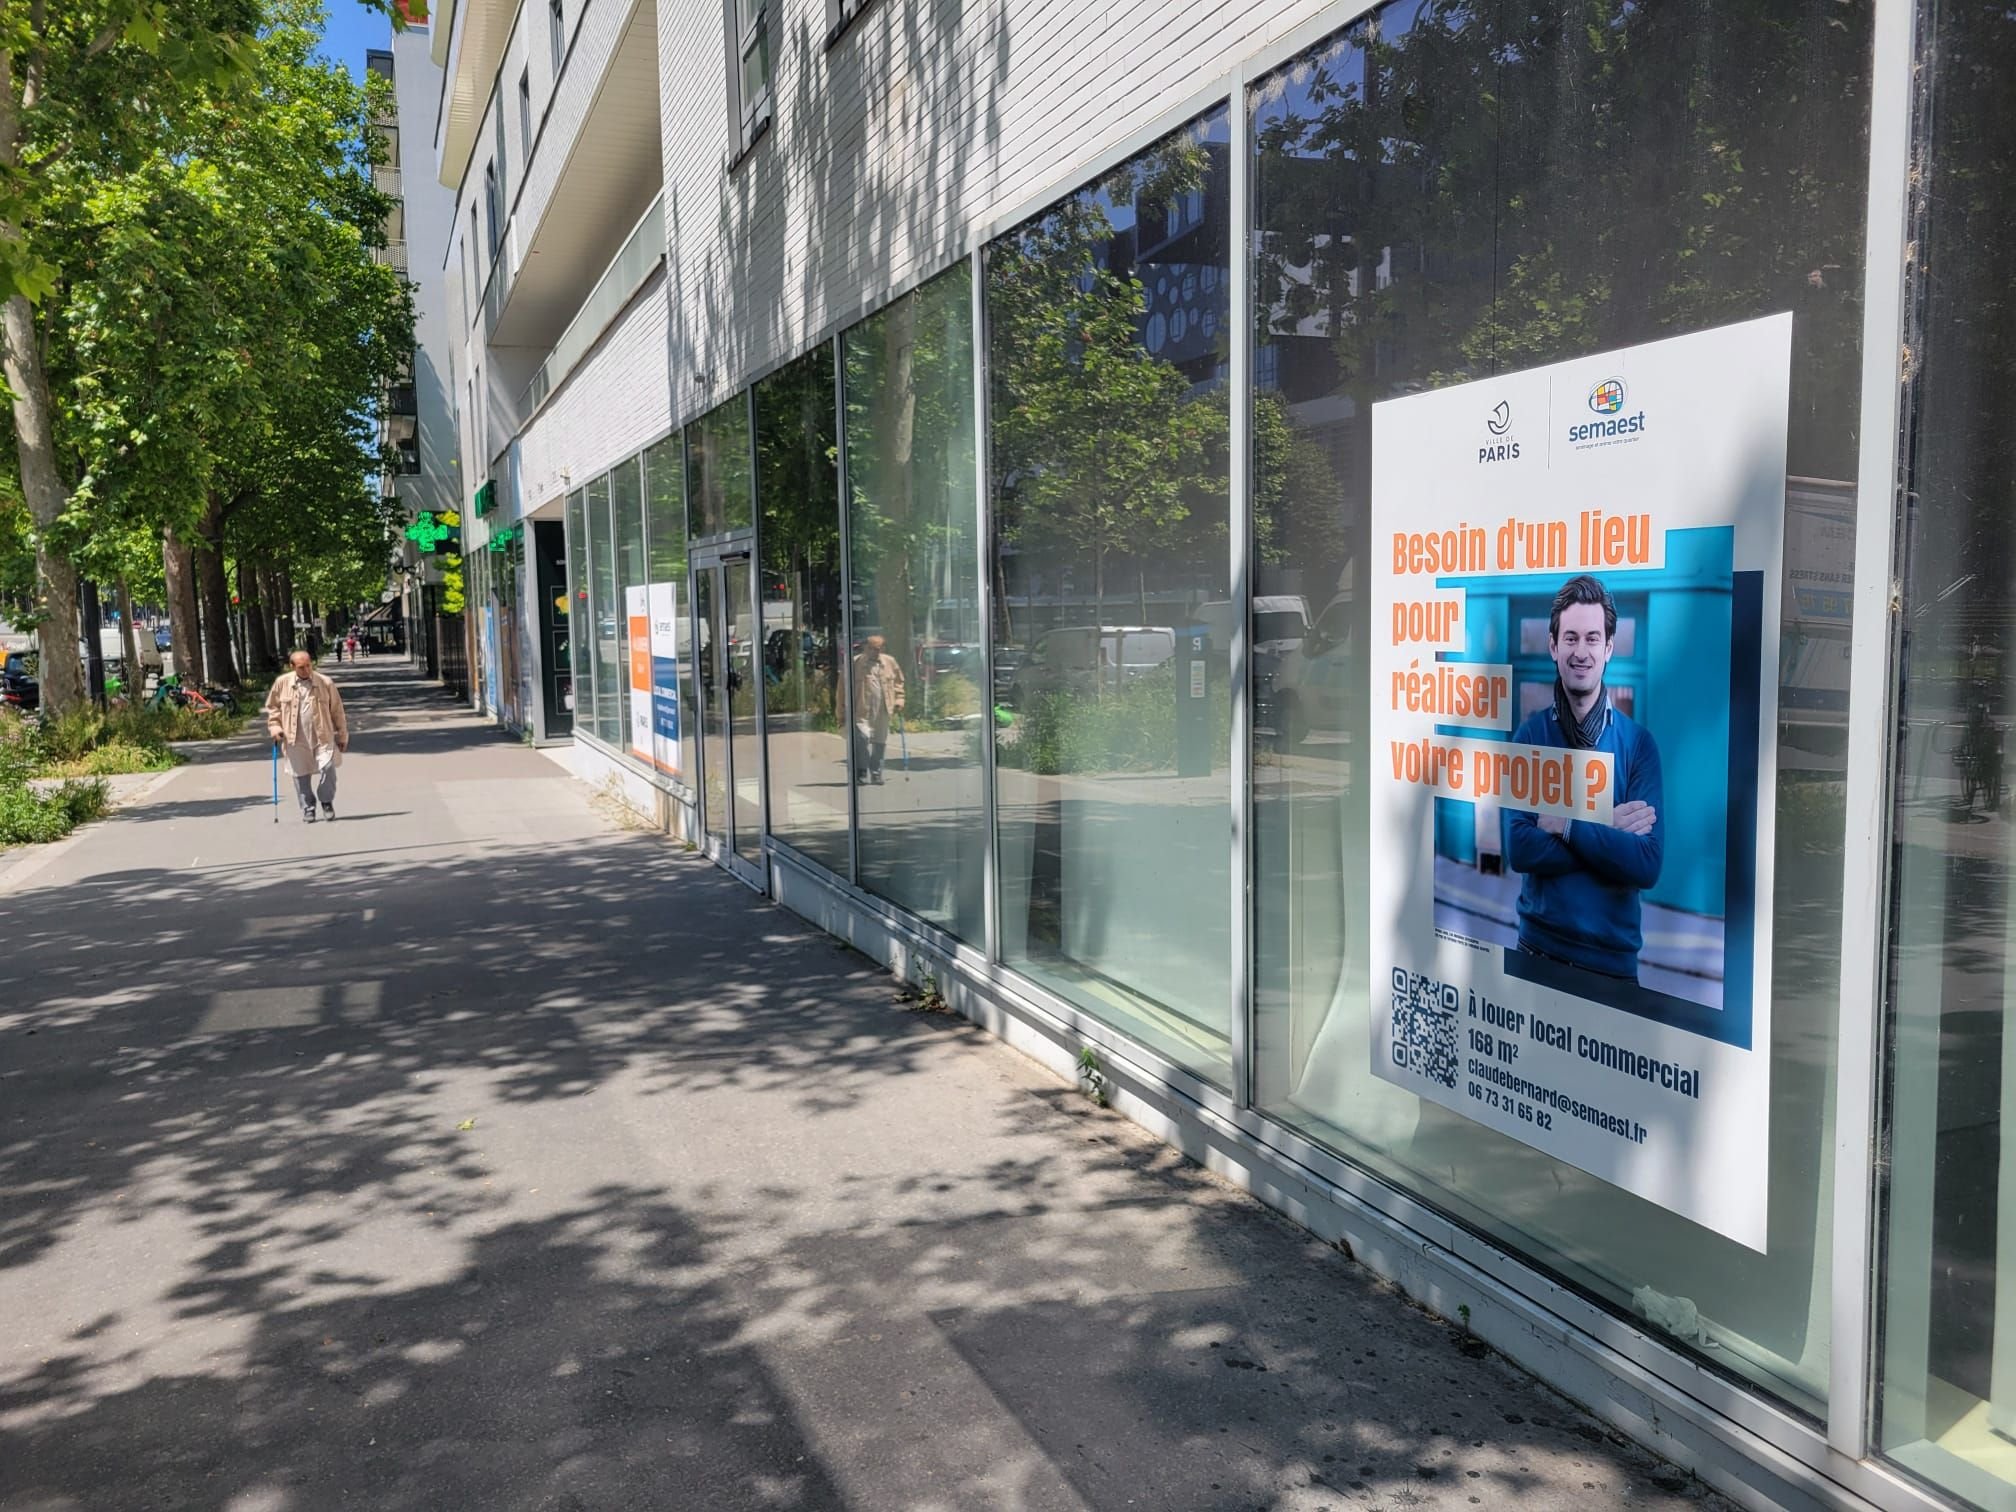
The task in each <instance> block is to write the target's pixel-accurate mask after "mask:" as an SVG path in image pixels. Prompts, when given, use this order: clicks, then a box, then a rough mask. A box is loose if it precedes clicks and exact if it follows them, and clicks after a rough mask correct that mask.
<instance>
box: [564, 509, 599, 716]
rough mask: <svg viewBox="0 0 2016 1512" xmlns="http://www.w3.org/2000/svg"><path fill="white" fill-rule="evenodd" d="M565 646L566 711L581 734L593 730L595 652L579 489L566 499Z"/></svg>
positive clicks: (584, 514)
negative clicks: (567, 673)
mask: <svg viewBox="0 0 2016 1512" xmlns="http://www.w3.org/2000/svg"><path fill="white" fill-rule="evenodd" d="M567 621H568V630H567V643H568V648H569V650H568V655H569V658H570V662H571V666H572V672H571V675H570V679H569V684H568V690H567V708H568V710H569V711H570V712H571V713H572V714H573V716H574V722H575V724H576V725H577V726H579V727H580V728H581V729H584V730H592V729H594V728H595V648H594V645H593V644H592V641H591V639H590V635H589V631H590V629H591V627H592V626H593V625H594V623H595V620H594V614H593V611H592V609H591V607H590V605H589V599H588V512H587V509H586V508H585V507H584V500H583V494H582V491H581V490H580V489H578V488H577V489H575V490H574V492H572V493H571V494H569V495H567Z"/></svg>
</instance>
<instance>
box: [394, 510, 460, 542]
mask: <svg viewBox="0 0 2016 1512" xmlns="http://www.w3.org/2000/svg"><path fill="white" fill-rule="evenodd" d="M461 524H462V518H461V516H460V515H458V514H456V513H455V512H454V511H453V510H449V509H444V510H442V511H441V513H439V514H438V515H437V514H434V513H433V512H432V511H429V510H424V509H423V510H422V511H421V512H420V513H419V514H417V515H415V516H414V517H413V523H412V524H411V525H408V526H407V527H406V539H407V540H409V541H411V542H412V543H413V544H414V545H416V546H418V547H419V548H420V549H421V550H422V551H439V550H440V549H441V548H442V547H443V546H453V545H454V544H455V539H456V535H457V533H458V529H459V527H460V526H461Z"/></svg>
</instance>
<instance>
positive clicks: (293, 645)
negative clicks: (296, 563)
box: [274, 566, 304, 657]
mask: <svg viewBox="0 0 2016 1512" xmlns="http://www.w3.org/2000/svg"><path fill="white" fill-rule="evenodd" d="M274 575H275V576H276V577H278V578H279V580H280V654H281V655H282V656H283V657H284V656H289V655H291V654H293V653H294V652H295V651H298V650H301V649H304V648H303V647H302V645H301V632H300V631H298V630H297V629H295V628H294V574H293V573H291V572H289V571H288V570H287V569H286V567H285V566H281V567H276V568H274Z"/></svg>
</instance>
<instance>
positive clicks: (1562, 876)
mask: <svg viewBox="0 0 2016 1512" xmlns="http://www.w3.org/2000/svg"><path fill="white" fill-rule="evenodd" d="M1547 631H1548V634H1547V648H1548V653H1549V655H1550V656H1551V657H1552V658H1553V661H1554V671H1555V679H1554V702H1553V705H1552V707H1550V708H1545V709H1541V710H1539V711H1538V712H1536V713H1534V714H1532V715H1530V716H1529V717H1528V718H1527V719H1526V720H1525V721H1524V722H1523V723H1522V724H1521V725H1520V726H1519V728H1518V731H1517V732H1516V733H1515V734H1514V735H1513V740H1514V742H1515V743H1519V744H1530V745H1538V746H1552V747H1555V748H1557V749H1561V750H1581V751H1587V750H1595V751H1604V752H1607V753H1608V754H1609V756H1610V759H1611V763H1612V770H1613V774H1614V778H1613V780H1614V783H1615V786H1614V789H1613V791H1614V793H1615V800H1614V806H1613V807H1612V810H1611V815H1610V822H1609V823H1608V824H1599V823H1595V822H1592V821H1587V820H1580V819H1561V818H1557V817H1555V816H1553V815H1535V814H1533V813H1531V812H1530V811H1525V810H1514V809H1506V810H1505V811H1504V824H1505V836H1504V843H1505V861H1506V865H1507V867H1508V868H1509V869H1510V870H1512V871H1515V872H1518V873H1519V874H1520V875H1521V877H1522V878H1523V879H1524V880H1523V882H1522V884H1521V886H1520V889H1519V905H1518V921H1519V922H1518V929H1519V949H1520V950H1522V951H1524V952H1526V953H1527V954H1529V955H1536V956H1542V957H1545V958H1546V959H1549V960H1552V961H1558V962H1561V963H1563V964H1565V965H1569V966H1579V967H1581V968H1582V969H1583V970H1585V971H1593V972H1597V973H1599V974H1600V975H1603V976H1607V977H1616V978H1620V979H1622V980H1625V981H1630V982H1636V981H1637V980H1638V953H1639V951H1640V949H1641V948H1642V947H1643V944H1644V937H1643V932H1642V929H1641V926H1640V917H1641V912H1642V909H1641V904H1640V894H1641V893H1643V892H1644V891H1645V890H1646V889H1648V888H1650V887H1652V886H1654V885H1655V884H1656V883H1657V882H1658V881H1659V869H1660V864H1661V862H1662V860H1663V857H1664V853H1665V819H1664V816H1663V815H1662V814H1661V813H1660V808H1661V806H1662V805H1663V803H1664V802H1665V798H1664V791H1663V782H1662V778H1661V775H1660V770H1659V747H1658V746H1657V745H1656V744H1655V743H1654V742H1653V739H1652V736H1651V733H1650V732H1649V731H1648V730H1646V729H1645V727H1644V726H1643V725H1640V724H1638V723H1636V722H1635V721H1633V720H1632V719H1630V718H1629V717H1628V716H1626V715H1625V714H1624V713H1623V712H1622V711H1621V710H1619V709H1618V708H1617V707H1616V705H1615V703H1614V702H1613V701H1612V699H1611V697H1610V690H1609V687H1608V686H1607V684H1606V683H1605V681H1604V674H1605V671H1606V670H1607V669H1608V667H1609V665H1610V657H1611V655H1612V653H1613V652H1614V650H1615V649H1616V638H1617V605H1616V603H1615V601H1613V600H1612V598H1611V597H1610V591H1609V590H1608V589H1607V588H1605V587H1604V586H1603V584H1602V582H1601V581H1599V580H1598V579H1596V578H1593V577H1589V576H1587V575H1586V574H1585V575H1583V576H1580V577H1573V578H1570V579H1569V580H1568V581H1567V582H1565V583H1563V584H1562V585H1561V588H1560V591H1559V592H1557V593H1556V594H1555V595H1554V602H1553V606H1552V609H1551V611H1550V613H1549V615H1548V624H1547Z"/></svg>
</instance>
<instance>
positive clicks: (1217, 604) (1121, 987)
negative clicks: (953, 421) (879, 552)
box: [920, 107, 1235, 1086]
mask: <svg viewBox="0 0 2016 1512" xmlns="http://www.w3.org/2000/svg"><path fill="white" fill-rule="evenodd" d="M1229 142H1230V130H1229V124H1228V115H1227V112H1226V110H1225V109H1224V108H1222V107H1221V108H1219V109H1218V110H1215V111H1213V112H1211V113H1210V114H1209V115H1207V116H1205V117H1203V118H1202V119H1200V120H1199V121H1197V122H1195V123H1193V124H1192V125H1190V126H1188V127H1185V128H1184V129H1183V130H1181V131H1178V132H1175V133H1173V134H1172V135H1170V136H1169V137H1167V138H1166V139H1164V140H1163V141H1162V142H1160V143H1158V144H1157V145H1156V146H1154V147H1152V148H1150V149H1149V150H1148V151H1146V152H1144V153H1142V154H1140V155H1139V156H1137V157H1135V158H1133V159H1131V160H1130V161H1128V162H1127V163H1125V164H1123V165H1122V166H1121V167H1119V168H1118V169H1116V170H1114V171H1113V172H1112V173H1111V174H1109V175H1108V176H1106V177H1105V178H1104V179H1103V180H1101V181H1100V182H1099V183H1097V184H1095V185H1092V186H1091V187H1089V188H1086V189H1084V190H1082V191H1081V192H1079V193H1077V194H1074V195H1072V196H1070V197H1069V198H1067V199H1064V200H1062V201H1060V202H1059V203H1057V204H1056V205H1054V206H1052V207H1051V208H1050V209H1048V210H1046V211H1045V212H1043V214H1041V215H1040V216H1038V217H1036V218H1035V219H1034V220H1032V221H1030V222H1029V223H1028V224H1026V225H1024V226H1022V227H1020V228H1018V229H1017V230H1015V231H1013V232H1011V233H1010V234H1009V235H1008V236H1006V237H1004V238H1002V239H1001V240H1000V241H998V242H996V243H995V244H994V245H993V246H992V247H990V248H989V249H988V253H987V264H986V266H987V275H986V277H987V282H986V296H987V329H988V343H989V349H988V372H989V380H990V384H991V388H992V393H991V395H990V400H991V403H990V407H989V421H988V424H989V427H990V434H989V436H988V456H989V464H990V469H991V477H990V480H989V481H990V485H991V488H992V496H993V514H994V542H993V558H992V560H993V571H994V574H995V599H994V606H995V607H994V625H993V634H994V647H993V650H994V667H995V678H996V688H997V690H998V693H999V697H1000V700H1001V702H1002V704H1003V705H1004V706H1005V708H1006V709H1007V710H1008V711H1009V712H1008V714H1007V715H1006V716H1005V717H1004V718H1003V719H1002V720H1001V721H1000V723H999V724H998V725H997V727H996V729H995V766H996V773H997V779H998V783H999V786H998V791H997V797H996V805H997V807H996V813H997V822H998V826H999V839H998V846H999V858H1000V859H999V865H1000V909H1001V954H1002V958H1003V959H1004V960H1005V961H1006V962H1007V963H1008V964H1010V965H1012V966H1014V967H1016V968H1017V969H1019V970H1021V971H1023V972H1026V973H1027V974H1028V975H1030V976H1031V977H1033V978H1034V979H1036V980H1037V981H1039V982H1042V983H1043V984H1044V985H1046V986H1048V987H1050V988H1051V989H1052V990H1053V991H1056V992H1058V993H1060V994H1061V995H1063V996H1064V997H1066V998H1069V999H1070V1000H1071V1001H1073V1002H1075V1003H1077V1004H1078V1005H1079V1006H1080V1007H1082V1008H1084V1009H1086V1010H1087V1011H1088V1012H1090V1013H1093V1014H1095V1015H1097V1016H1098V1017H1100V1018H1102V1019H1105V1020H1107V1021H1109V1022H1111V1023H1114V1024H1116V1025H1118V1026H1120V1027H1122V1028H1124V1029H1126V1030H1127V1031H1128V1032H1129V1033H1130V1034H1132V1035H1134V1036H1135V1037H1136V1038H1137V1039H1140V1040H1141V1041H1143V1042H1144V1043H1146V1044H1148V1045H1150V1046H1152V1047H1154V1048H1155V1049H1157V1050H1159V1051H1161V1052H1162V1053H1163V1054H1164V1055H1167V1056H1168V1057H1169V1058H1170V1059H1172V1060H1174V1061H1176V1062H1177V1063H1178V1064H1180V1065H1183V1066H1186V1067H1188V1068H1189V1069H1191V1070H1193V1071H1196V1072H1197V1073H1199V1074H1200V1075H1202V1076H1204V1077H1206V1078H1208V1079H1209V1080H1211V1081H1214V1082H1216V1083H1218V1084H1219V1085H1221V1086H1230V1085H1231V1080H1232V1066H1231V1038H1230V1035H1231V952H1232V945H1231V938H1230V931H1229V928H1228V917H1227V916H1228V911H1229V904H1228V900H1229V898H1230V897H1231V865H1232V863H1231V845H1232V783H1231V763H1230V741H1231V725H1232V698H1231V688H1230V683H1229V679H1228V675H1227V674H1228V654H1229V651H1230V641H1231V636H1232V631H1233V628H1234V625H1235V611H1234V608H1233V605H1232V603H1231V600H1230V561H1231V556H1230V532H1229V526H1230V519H1231V489H1230V480H1229V476H1228V473H1227V453H1226V429H1227V427H1226V389H1225V380H1226V361H1227V353H1228V350H1229V335H1230V332H1229V317H1230V312H1231V288H1230V281H1229V278H1228V276H1227V275H1228V254H1227V245H1228V241H1229V231H1230V224H1229V210H1228V199H1227V194H1226V173H1227V168H1228V162H1227V156H1228V150H1229ZM979 649H980V648H979V647H977V646H972V647H968V646H964V645H949V646H945V647H942V648H939V649H936V650H934V651H933V653H932V656H931V659H930V660H929V662H928V663H925V664H923V665H922V666H920V671H927V672H929V674H930V675H931V676H932V678H933V686H934V687H935V689H937V690H938V691H939V696H940V697H941V698H951V699H953V700H955V701H962V705H963V702H967V701H970V702H972V703H974V704H976V705H977V704H982V703H985V702H987V701H988V700H986V699H985V698H983V696H982V691H983V690H982V683H983V682H984V678H983V676H982V672H981V666H980V658H979V656H978V654H977V653H978V651H979Z"/></svg>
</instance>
